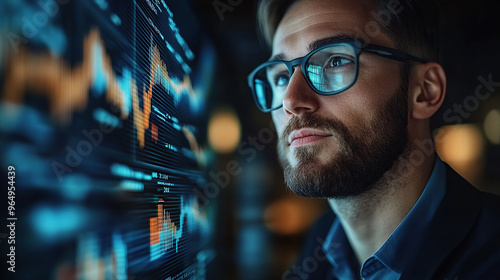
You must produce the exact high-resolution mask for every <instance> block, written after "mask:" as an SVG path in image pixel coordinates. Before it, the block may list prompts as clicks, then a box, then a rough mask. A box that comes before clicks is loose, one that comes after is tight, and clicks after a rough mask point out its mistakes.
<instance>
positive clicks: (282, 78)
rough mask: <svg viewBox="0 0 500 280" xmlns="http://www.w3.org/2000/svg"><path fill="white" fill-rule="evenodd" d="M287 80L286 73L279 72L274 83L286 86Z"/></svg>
mask: <svg viewBox="0 0 500 280" xmlns="http://www.w3.org/2000/svg"><path fill="white" fill-rule="evenodd" d="M289 80H290V77H288V74H281V75H278V76H276V77H275V79H274V84H275V85H276V86H286V85H288V81H289Z"/></svg>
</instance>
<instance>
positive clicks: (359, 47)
mask: <svg viewBox="0 0 500 280" xmlns="http://www.w3.org/2000/svg"><path fill="white" fill-rule="evenodd" d="M338 45H349V46H351V47H352V48H353V49H354V54H355V56H354V57H355V66H356V73H355V76H354V79H353V81H352V82H351V83H350V84H349V85H347V86H346V87H344V88H342V89H339V90H336V91H332V92H321V91H320V90H318V89H316V88H315V87H314V86H313V84H312V82H311V80H310V79H309V77H308V75H307V73H306V62H307V61H308V59H309V58H310V57H311V56H312V55H314V54H315V53H317V52H318V51H321V50H323V49H326V48H329V47H332V46H338ZM363 51H365V52H370V53H373V54H376V55H378V56H381V57H385V58H389V59H393V60H397V61H402V62H406V61H409V60H411V61H415V62H420V63H427V62H429V61H427V60H425V59H422V58H419V57H416V56H413V55H410V54H407V53H405V52H402V51H399V50H396V49H393V48H389V47H384V46H379V45H373V44H363V43H362V42H360V41H343V42H335V43H331V44H327V45H324V46H321V47H319V48H317V49H314V50H312V51H311V52H310V53H308V54H307V55H305V56H303V57H299V58H296V59H293V60H289V61H284V60H271V61H266V62H264V63H262V64H261V65H259V66H258V67H257V68H255V70H253V71H252V72H251V73H250V75H248V77H247V79H248V86H249V87H250V89H251V90H252V95H253V98H254V101H255V104H257V107H258V108H259V110H261V111H262V112H264V113H268V112H271V111H274V110H276V109H279V108H281V107H282V106H283V102H281V104H280V105H279V106H277V107H275V108H270V109H266V108H263V107H262V106H261V105H260V103H259V101H258V97H257V93H256V92H255V75H256V74H257V72H259V71H260V70H261V69H262V68H265V67H267V66H269V65H272V64H276V63H283V64H285V65H286V67H287V68H288V73H289V75H290V78H291V77H292V74H293V72H294V67H295V66H297V65H300V68H301V69H302V74H303V75H304V77H305V79H306V81H307V84H308V85H309V87H310V88H311V89H313V90H314V91H315V92H316V93H317V94H319V95H334V94H337V93H340V92H343V91H346V90H347V89H349V88H350V87H352V86H353V85H354V84H355V83H356V81H357V80H358V72H359V63H358V60H359V55H360V54H361V52H363Z"/></svg>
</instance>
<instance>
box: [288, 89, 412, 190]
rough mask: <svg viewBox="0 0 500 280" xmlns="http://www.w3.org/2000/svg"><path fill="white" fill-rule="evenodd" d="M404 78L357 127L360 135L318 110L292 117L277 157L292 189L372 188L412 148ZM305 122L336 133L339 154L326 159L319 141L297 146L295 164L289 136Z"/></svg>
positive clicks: (294, 151) (333, 150) (306, 124)
mask: <svg viewBox="0 0 500 280" xmlns="http://www.w3.org/2000/svg"><path fill="white" fill-rule="evenodd" d="M401 82H402V83H401V85H400V87H399V88H398V90H397V92H396V93H395V94H394V95H393V96H392V97H391V99H390V100H389V101H388V102H387V103H386V104H385V105H384V106H383V107H382V108H381V109H380V110H379V111H378V112H377V113H376V114H375V116H374V118H373V119H372V121H371V122H370V123H369V124H366V125H365V126H363V127H362V128H361V129H357V130H356V131H357V132H358V133H357V135H353V134H352V133H351V132H350V131H349V129H348V128H347V127H346V126H345V125H344V124H343V123H341V122H339V121H337V120H332V119H325V118H322V117H320V116H318V115H313V114H310V115H308V114H303V115H299V116H297V117H295V116H294V117H292V119H291V120H290V121H289V122H288V124H287V126H286V127H285V130H284V132H283V134H282V136H281V137H280V139H279V141H278V158H279V161H280V164H281V166H282V167H283V171H284V177H285V183H286V185H287V186H288V188H289V189H290V190H291V191H292V192H294V193H295V194H297V195H300V196H304V197H316V198H346V197H353V196H359V195H360V194H362V193H365V192H367V191H368V190H370V189H373V188H374V187H375V186H376V183H377V182H378V181H379V180H380V179H381V178H382V177H383V175H384V174H385V173H386V172H387V171H388V170H390V169H391V168H392V167H393V166H394V164H395V162H396V161H397V159H398V158H399V157H400V156H401V155H403V154H404V153H405V151H406V150H407V147H408V143H409V140H408V139H409V136H408V104H407V92H408V81H407V79H401ZM304 127H310V128H318V129H322V130H324V131H325V132H330V133H332V134H333V137H334V138H335V140H336V141H337V143H338V146H339V149H332V152H335V150H337V151H336V152H337V155H336V156H333V157H331V158H330V160H329V161H328V162H326V163H322V162H320V161H319V159H318V152H319V150H320V147H318V146H317V145H311V146H309V145H306V146H301V147H296V148H295V149H294V150H293V153H294V157H295V161H294V162H296V164H295V165H294V166H292V165H291V164H290V162H289V160H288V159H287V155H286V149H287V147H288V142H287V139H288V135H289V134H290V133H291V132H292V131H293V130H297V129H300V128H304ZM323 149H324V148H323Z"/></svg>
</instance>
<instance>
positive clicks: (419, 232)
mask: <svg viewBox="0 0 500 280" xmlns="http://www.w3.org/2000/svg"><path fill="white" fill-rule="evenodd" d="M445 189H446V170H445V165H444V163H443V162H442V161H441V159H440V158H439V156H437V155H436V160H435V162H434V168H433V170H432V173H431V176H430V178H429V181H428V182H427V185H426V186H425V188H424V191H423V192H422V194H421V195H420V198H419V199H418V200H417V202H416V203H415V205H414V206H413V208H412V209H411V210H410V212H409V213H408V215H407V216H406V217H405V218H404V219H403V221H402V222H401V223H400V224H399V225H398V227H397V228H396V229H395V230H394V232H393V233H392V234H391V236H389V238H388V239H387V241H386V242H385V243H384V244H383V245H382V247H381V248H380V249H379V250H378V251H377V252H376V253H375V254H374V257H376V258H377V259H378V260H380V262H382V264H384V265H385V266H386V267H388V268H389V269H391V270H393V271H395V272H396V273H398V274H401V273H402V271H403V269H404V268H405V267H406V266H407V264H408V262H409V261H410V259H411V256H412V253H413V252H415V251H416V249H417V248H418V247H419V246H421V243H422V242H423V240H422V236H423V232H424V230H425V227H426V226H425V225H427V224H429V222H430V220H431V219H432V217H433V216H434V213H435V212H436V210H437V208H438V206H439V204H440V203H441V201H442V200H443V197H444V195H445ZM323 251H324V252H325V254H326V256H327V258H328V260H329V261H330V263H331V264H332V266H333V267H334V271H335V274H336V275H338V276H345V277H341V279H356V278H357V277H354V275H353V273H354V272H355V271H359V268H357V261H356V259H355V256H354V253H353V251H352V248H351V246H350V244H349V241H348V240H347V236H346V235H345V232H344V230H343V228H342V226H341V225H340V222H339V220H338V219H336V220H335V221H334V223H333V225H332V227H331V228H330V231H329V233H328V235H327V237H326V240H325V242H324V243H323Z"/></svg>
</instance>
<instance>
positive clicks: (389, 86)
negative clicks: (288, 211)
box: [272, 0, 408, 198]
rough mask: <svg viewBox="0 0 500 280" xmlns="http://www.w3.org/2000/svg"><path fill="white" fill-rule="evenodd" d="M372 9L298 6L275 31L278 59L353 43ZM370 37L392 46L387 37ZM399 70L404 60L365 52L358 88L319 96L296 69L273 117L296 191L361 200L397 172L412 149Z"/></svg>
mask: <svg viewBox="0 0 500 280" xmlns="http://www.w3.org/2000/svg"><path fill="white" fill-rule="evenodd" d="M371 11H374V12H375V11H376V10H375V6H373V4H372V1H369V0H367V1H352V0H335V1H331V0H299V1H298V2H296V3H295V4H293V5H292V7H290V9H289V10H288V11H287V13H286V14H285V16H284V18H283V19H282V21H281V22H280V24H279V26H278V29H277V30H276V34H275V36H274V40H273V56H274V55H278V54H280V55H283V56H284V59H285V60H291V59H294V58H297V57H301V56H304V55H306V54H307V53H309V52H310V51H311V49H309V46H310V44H312V43H314V42H315V41H318V40H322V39H326V38H331V37H338V36H350V37H353V38H354V37H356V32H359V30H365V28H366V26H367V25H368V24H369V22H370V21H372V16H371V14H370V12H371ZM370 24H373V22H372V23H370ZM370 39H371V41H370V43H372V44H378V45H382V46H387V47H394V44H393V42H392V41H391V40H390V39H389V38H388V37H387V36H386V35H385V34H383V33H382V32H380V33H379V34H378V35H377V36H375V37H370ZM298 67H299V66H297V68H298ZM401 69H402V64H401V63H399V62H396V61H393V60H390V59H386V58H383V57H380V56H376V55H373V54H370V53H361V55H360V57H359V75H358V79H357V81H356V83H355V84H354V85H353V86H352V87H351V88H349V89H348V90H346V91H344V92H342V93H339V94H336V95H330V96H321V95H318V94H316V93H315V92H314V91H313V90H312V89H311V88H310V87H309V86H308V84H307V82H306V80H305V79H304V76H303V75H302V73H301V71H299V69H295V72H294V74H293V76H292V77H291V79H290V81H289V85H288V89H287V92H286V95H285V97H284V100H283V107H282V108H280V109H277V110H275V111H273V113H272V116H273V121H274V123H275V125H276V128H277V131H278V134H279V136H280V140H279V142H278V155H279V159H280V162H281V164H282V166H283V168H284V172H285V181H286V183H287V185H288V187H289V188H290V189H291V190H292V191H293V192H295V193H297V194H299V195H303V196H309V197H328V198H334V197H348V196H355V195H359V194H361V193H363V192H365V191H366V190H368V189H370V187H372V186H374V184H375V183H376V182H377V181H379V180H380V178H381V177H382V175H383V174H384V173H386V171H388V170H389V169H390V168H391V167H392V166H393V164H394V162H395V160H396V159H397V158H398V157H399V156H400V155H401V154H402V153H403V152H404V151H405V149H406V147H407V144H408V129H407V123H408V109H407V91H408V90H407V86H408V83H407V79H406V77H405V78H404V79H402V75H401Z"/></svg>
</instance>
